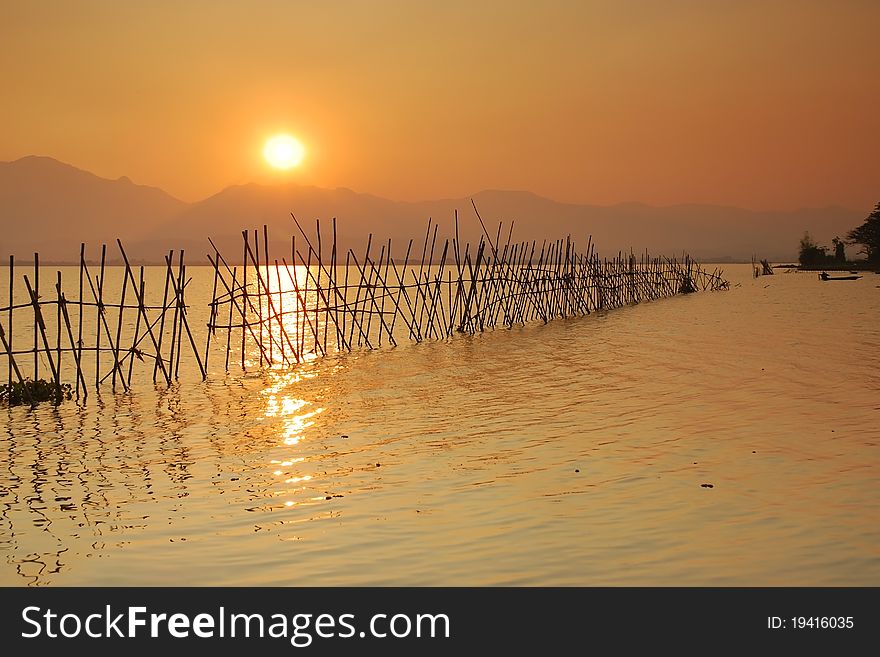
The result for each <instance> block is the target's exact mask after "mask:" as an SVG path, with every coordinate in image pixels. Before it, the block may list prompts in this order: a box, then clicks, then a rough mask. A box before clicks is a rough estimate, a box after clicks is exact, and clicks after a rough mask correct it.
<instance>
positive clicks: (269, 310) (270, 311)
mask: <svg viewBox="0 0 880 657" xmlns="http://www.w3.org/2000/svg"><path fill="white" fill-rule="evenodd" d="M263 259H264V260H265V262H266V301H267V303H266V314H267V315H268V317H267V318H266V319H267V324H266V327H267V329H268V331H269V363H268V365H269V367H272V365H273V364H274V363H275V356H274V354H273V353H272V343H273V342H274V341H275V340H274V339H273V334H272V315H273V314H275V304H274V303H273V301H272V279H271V278H270V276H269V229H268V227H267V226H266V224H263ZM257 261H258V262H259V258H258V259H257ZM281 329H282V330H283V329H284V325H282V326H281ZM278 341H279V342H281V339H280V338H279V340H278ZM283 346H284V345H283V343H282V348H283Z"/></svg>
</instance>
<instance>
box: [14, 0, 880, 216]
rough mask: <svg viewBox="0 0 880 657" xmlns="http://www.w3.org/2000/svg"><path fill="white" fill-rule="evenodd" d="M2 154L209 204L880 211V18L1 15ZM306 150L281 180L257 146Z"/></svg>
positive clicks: (756, 13)
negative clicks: (357, 197) (267, 200)
mask: <svg viewBox="0 0 880 657" xmlns="http://www.w3.org/2000/svg"><path fill="white" fill-rule="evenodd" d="M0 6H2V20H0V41H2V44H3V45H2V48H0V82H2V103H0V160H13V159H17V158H19V157H22V156H25V155H30V154H38V155H48V156H51V157H55V158H57V159H60V160H62V161H65V162H69V163H71V164H74V165H75V166H78V167H81V168H84V169H87V170H89V171H92V172H94V173H96V174H98V175H101V176H105V177H108V178H116V177H119V176H122V175H126V176H129V177H131V178H132V179H133V180H134V181H135V182H138V183H142V184H148V185H156V186H159V187H162V188H163V189H165V190H166V191H168V192H170V193H171V194H174V195H176V196H178V197H180V198H182V199H184V200H188V201H191V200H198V199H200V198H204V197H206V196H208V195H210V194H213V193H215V192H217V191H219V190H220V189H221V188H223V187H225V186H227V185H230V184H240V183H247V182H251V181H257V182H271V181H280V180H290V181H295V182H301V183H304V184H314V185H319V186H323V187H338V186H344V187H350V188H352V189H355V190H358V191H363V192H370V193H373V194H377V195H381V196H386V197H389V198H393V199H401V200H416V199H427V198H438V197H451V196H462V195H466V194H469V193H473V192H476V191H478V190H481V189H486V188H502V189H525V190H530V191H533V192H535V193H538V194H541V195H545V196H549V197H552V198H555V199H559V200H563V201H573V202H581V203H598V204H609V203H618V202H626V201H641V202H645V203H649V204H673V203H685V202H695V203H717V204H729V205H736V206H741V207H747V208H754V209H794V208H799V207H805V206H826V205H832V204H838V205H843V206H846V207H850V208H854V209H869V208H870V207H873V205H874V203H876V202H877V200H880V81H878V80H880V77H878V76H880V36H878V26H880V2H876V1H872V0H864V1H857V0H842V1H839V2H831V1H824V2H811V1H809V0H793V1H791V2H779V1H773V0H769V1H755V2H752V1H741V2H733V1H731V2H721V1H717V2H713V1H710V0H703V1H694V2H655V1H653V0H644V1H641V2H637V1H627V0H621V1H617V2H614V1H607V2H605V1H586V0H581V1H572V2H514V1H511V0H505V1H499V2H494V1H493V2H458V1H448V0H447V1H444V2H430V3H429V2H407V1H400V2H390V1H388V2H378V1H374V2H327V3H317V2H295V1H291V0H276V1H268V0H267V1H262V2H259V1H257V2H248V3H243V2H241V3H233V2H216V1H205V2H183V3H178V2H150V3H147V2H137V3H135V2H131V3H127V2H126V3H121V2H118V1H114V2H109V1H108V2H97V1H93V2H85V1H80V2H64V3H62V2H12V1H8V0H2V1H0ZM277 133H288V134H291V135H295V136H296V137H298V138H299V139H300V140H301V141H302V143H303V144H304V146H305V149H306V156H305V159H304V160H303V162H302V164H301V165H300V166H296V167H293V168H291V169H289V170H287V171H284V172H273V171H272V170H271V169H270V168H269V167H268V166H267V164H266V162H265V160H264V158H263V153H262V151H263V146H264V143H265V141H266V139H267V138H269V137H270V136H272V135H274V134H277Z"/></svg>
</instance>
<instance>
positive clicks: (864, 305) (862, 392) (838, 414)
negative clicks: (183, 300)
mask: <svg viewBox="0 0 880 657" xmlns="http://www.w3.org/2000/svg"><path fill="white" fill-rule="evenodd" d="M745 273H746V274H748V271H747V268H746V272H745ZM773 279H774V280H772V281H770V282H769V283H768V282H767V281H761V282H760V283H754V284H753V283H752V280H751V279H749V278H747V277H746V276H744V277H743V284H742V286H741V287H739V288H735V289H733V290H731V291H730V292H729V293H724V295H711V294H707V295H693V296H692V297H690V298H680V299H679V298H677V299H671V300H668V301H663V302H659V303H651V304H645V305H643V306H637V307H633V308H626V309H621V310H619V311H615V312H613V313H608V314H604V315H594V316H591V317H587V318H579V319H577V320H571V321H567V320H563V321H559V322H552V323H550V324H548V325H547V326H530V327H526V328H524V329H517V330H512V331H499V332H496V333H494V334H486V335H482V336H473V337H462V338H461V339H455V340H451V341H449V343H447V344H443V345H433V344H413V345H406V346H401V347H398V348H396V349H389V350H384V351H377V352H371V353H356V354H350V355H341V356H334V357H331V358H328V359H324V360H320V361H312V362H308V363H305V364H303V365H301V366H300V367H298V368H296V369H295V370H290V371H283V370H280V369H278V368H268V369H266V370H265V371H261V372H252V373H248V374H247V375H245V376H229V377H227V378H224V377H223V376H222V375H221V376H219V377H212V378H210V379H209V380H208V382H206V383H200V382H187V383H181V384H180V385H175V386H172V387H171V388H170V389H167V390H166V389H164V388H162V387H161V386H160V387H157V388H155V389H153V388H151V387H150V386H145V387H144V386H142V387H140V388H138V389H137V390H136V391H135V392H134V393H132V394H122V393H120V394H116V395H113V394H109V393H103V394H102V396H100V397H98V396H93V397H90V398H89V400H88V403H87V404H86V405H84V406H83V407H77V406H76V405H75V404H73V403H71V404H63V405H61V406H59V407H58V408H53V407H39V408H38V409H36V410H34V411H28V410H24V409H20V408H19V409H11V410H8V411H7V410H5V409H4V410H3V411H2V413H3V415H4V416H6V417H8V422H6V423H5V426H4V427H3V428H2V429H0V560H2V561H0V584H6V585H9V584H17V585H22V584H27V585H45V584H58V585H60V584H68V585H79V584H92V585H102V584H104V585H135V584H201V585H263V584H276V585H277V584H317V585H322V584H323V585H335V584H349V585H352V584H404V585H414V584H433V585H442V584H460V585H492V584H525V585H535V584H559V585H573V584H574V585H626V584H630V585H656V584H672V585H713V584H715V585H732V584H743V585H776V584H793V585H846V584H857V585H858V584H861V585H864V584H878V583H880V557H878V554H877V551H876V549H875V548H874V546H876V545H878V544H880V490H878V488H877V486H876V485H874V483H875V482H876V480H877V476H878V470H880V456H878V454H880V452H878V451H877V450H878V448H880V438H878V436H877V435H876V433H871V431H870V427H874V426H876V425H877V423H876V419H877V414H878V412H880V408H878V407H877V402H876V400H877V396H878V393H880V375H878V374H877V372H880V360H878V359H880V334H878V330H877V326H876V317H877V313H878V312H880V302H878V300H877V297H876V296H870V295H871V294H873V292H875V290H874V288H873V287H869V288H864V289H862V288H859V287H850V288H843V289H840V288H837V290H836V291H833V290H830V286H824V287H821V286H820V287H819V288H818V289H817V288H815V286H813V285H812V283H813V282H814V279H812V278H811V279H810V280H809V281H808V280H807V279H806V278H798V277H789V278H786V277H784V276H777V277H773ZM856 283H858V284H860V283H861V282H859V281H856ZM765 285H769V287H764V286H765ZM749 286H751V287H749ZM863 287H864V286H863ZM823 295H824V296H823ZM846 295H853V296H852V298H848V297H847V296H846ZM860 295H861V296H860ZM805 313H806V314H807V315H808V316H809V317H810V319H811V322H810V323H809V324H803V325H802V324H800V323H798V322H796V321H793V320H792V318H793V317H795V316H803V315H804V314H805ZM670 336H675V339H670ZM829 345H834V354H835V358H834V359H833V362H832V360H829V359H825V358H815V359H805V358H804V357H803V355H804V353H825V352H827V351H828V349H829ZM696 353H698V354H699V358H697V357H695V354H696ZM703 483H711V484H713V488H711V489H710V488H703V487H702V486H701V484H703Z"/></svg>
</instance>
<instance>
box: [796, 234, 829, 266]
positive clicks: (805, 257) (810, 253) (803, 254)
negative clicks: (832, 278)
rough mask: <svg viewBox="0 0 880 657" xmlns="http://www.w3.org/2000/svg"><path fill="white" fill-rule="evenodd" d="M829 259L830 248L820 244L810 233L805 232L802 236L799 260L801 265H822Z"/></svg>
mask: <svg viewBox="0 0 880 657" xmlns="http://www.w3.org/2000/svg"><path fill="white" fill-rule="evenodd" d="M827 260H828V249H827V248H826V247H824V246H819V245H818V244H816V243H815V242H814V241H813V238H812V237H810V234H809V233H804V236H803V237H802V238H801V249H800V252H799V254H798V262H800V263H801V265H804V266H806V267H809V266H811V265H822V264H824V263H825V262H826V261H827Z"/></svg>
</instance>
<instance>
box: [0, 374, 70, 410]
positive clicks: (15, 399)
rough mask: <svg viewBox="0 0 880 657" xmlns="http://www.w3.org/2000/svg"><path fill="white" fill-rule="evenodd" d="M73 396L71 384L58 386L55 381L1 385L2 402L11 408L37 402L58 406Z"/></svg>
mask: <svg viewBox="0 0 880 657" xmlns="http://www.w3.org/2000/svg"><path fill="white" fill-rule="evenodd" d="M72 396H73V388H72V387H71V385H70V384H69V383H61V384H58V385H57V386H56V385H55V382H54V381H46V380H45V379H37V380H36V381H32V380H31V379H25V380H24V381H19V382H14V383H10V384H5V383H4V384H3V385H0V402H5V403H6V404H7V405H9V406H20V405H21V404H36V403H37V402H44V401H51V402H55V403H56V404H59V403H61V402H62V401H64V400H65V399H70V398H71V397H72Z"/></svg>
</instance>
